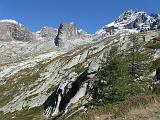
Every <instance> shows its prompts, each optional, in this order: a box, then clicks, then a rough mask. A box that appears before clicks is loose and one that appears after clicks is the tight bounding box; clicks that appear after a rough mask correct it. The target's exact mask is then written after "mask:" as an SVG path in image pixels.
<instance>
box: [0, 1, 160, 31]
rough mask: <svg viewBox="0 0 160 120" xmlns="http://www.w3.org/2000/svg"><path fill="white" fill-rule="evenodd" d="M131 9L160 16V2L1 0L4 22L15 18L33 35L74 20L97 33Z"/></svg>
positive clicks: (78, 25)
mask: <svg viewBox="0 0 160 120" xmlns="http://www.w3.org/2000/svg"><path fill="white" fill-rule="evenodd" d="M129 9H133V10H142V11H145V12H147V13H149V14H150V13H153V12H155V13H160V0H0V19H14V20H16V21H18V22H20V23H22V24H23V25H25V26H26V27H27V28H28V29H29V30H31V31H33V32H35V31H38V30H40V29H41V27H44V26H50V27H54V28H58V27H59V24H60V23H61V22H64V23H69V22H71V21H74V22H75V23H76V26H77V27H78V28H79V29H80V28H82V29H84V30H86V31H87V32H88V33H94V32H96V31H97V30H98V29H100V28H102V27H103V26H104V25H106V24H108V23H110V22H112V21H114V20H115V19H117V18H118V16H119V15H120V14H121V13H123V12H124V11H126V10H129Z"/></svg>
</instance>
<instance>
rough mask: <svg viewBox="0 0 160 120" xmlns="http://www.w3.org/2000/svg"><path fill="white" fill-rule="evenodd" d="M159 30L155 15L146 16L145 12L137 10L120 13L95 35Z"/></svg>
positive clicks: (158, 18) (159, 26) (156, 15)
mask: <svg viewBox="0 0 160 120" xmlns="http://www.w3.org/2000/svg"><path fill="white" fill-rule="evenodd" d="M159 28H160V17H159V15H158V14H157V13H153V14H151V15H148V14H147V13H146V12H143V11H138V10H128V11H125V12H124V13H122V14H121V15H120V16H119V17H118V19H117V20H115V21H113V22H112V23H110V24H108V25H106V26H104V27H103V28H102V29H100V30H99V31H97V32H96V33H97V34H104V33H108V34H114V33H117V32H122V31H124V30H128V31H130V32H132V31H137V32H143V31H148V30H153V29H159Z"/></svg>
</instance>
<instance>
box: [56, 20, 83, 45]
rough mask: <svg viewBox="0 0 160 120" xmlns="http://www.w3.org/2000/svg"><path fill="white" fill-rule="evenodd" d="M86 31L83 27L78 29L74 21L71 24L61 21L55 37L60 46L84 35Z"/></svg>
mask: <svg viewBox="0 0 160 120" xmlns="http://www.w3.org/2000/svg"><path fill="white" fill-rule="evenodd" d="M85 34H86V32H84V31H83V30H82V29H80V30H78V29H77V28H76V25H75V23H74V22H70V23H69V24H65V23H61V24H60V26H59V28H58V34H57V36H56V38H55V39H54V43H55V45H56V46H59V45H61V44H63V43H65V42H67V41H73V40H76V39H80V38H82V37H84V36H85Z"/></svg>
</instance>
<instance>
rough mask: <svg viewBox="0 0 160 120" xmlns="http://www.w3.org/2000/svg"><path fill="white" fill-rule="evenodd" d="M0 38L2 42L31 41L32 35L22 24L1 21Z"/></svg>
mask: <svg viewBox="0 0 160 120" xmlns="http://www.w3.org/2000/svg"><path fill="white" fill-rule="evenodd" d="M0 36H1V39H0V40H2V41H11V40H18V41H30V40H32V39H33V35H32V33H31V32H30V31H29V30H28V29H27V28H26V27H25V26H23V25H22V24H20V23H18V22H17V21H15V20H10V19H8V20H0Z"/></svg>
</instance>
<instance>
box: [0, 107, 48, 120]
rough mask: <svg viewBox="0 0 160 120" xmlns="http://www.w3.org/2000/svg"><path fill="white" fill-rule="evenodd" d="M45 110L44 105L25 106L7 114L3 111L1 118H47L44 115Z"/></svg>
mask: <svg viewBox="0 0 160 120" xmlns="http://www.w3.org/2000/svg"><path fill="white" fill-rule="evenodd" d="M43 112H44V109H43V106H39V107H35V108H31V109H28V108H24V109H23V110H21V111H16V112H13V113H7V114H5V115H3V114H2V113H1V117H0V120H11V119H12V120H46V118H45V117H44V116H43Z"/></svg>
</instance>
